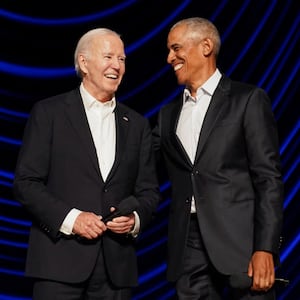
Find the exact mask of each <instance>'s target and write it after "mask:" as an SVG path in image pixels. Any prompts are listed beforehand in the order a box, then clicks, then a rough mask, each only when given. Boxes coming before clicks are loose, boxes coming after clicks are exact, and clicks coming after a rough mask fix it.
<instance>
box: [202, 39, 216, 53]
mask: <svg viewBox="0 0 300 300" xmlns="http://www.w3.org/2000/svg"><path fill="white" fill-rule="evenodd" d="M201 46H202V53H203V55H204V56H206V57H207V56H210V55H211V54H212V53H213V48H214V43H213V42H212V40H211V39H209V38H205V39H203V40H202V41H201Z"/></svg>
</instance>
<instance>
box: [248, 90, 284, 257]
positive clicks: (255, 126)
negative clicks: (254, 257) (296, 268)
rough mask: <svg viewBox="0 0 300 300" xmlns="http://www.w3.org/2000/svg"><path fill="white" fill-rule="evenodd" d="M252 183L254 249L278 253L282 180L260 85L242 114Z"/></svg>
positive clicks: (273, 130) (272, 127)
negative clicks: (253, 193) (243, 114)
mask: <svg viewBox="0 0 300 300" xmlns="http://www.w3.org/2000/svg"><path fill="white" fill-rule="evenodd" d="M244 130H245V139H246V144H247V154H248V160H249V168H250V173H251V178H252V183H253V186H254V190H255V193H256V200H255V201H256V203H255V214H254V218H255V220H254V239H255V240H254V247H255V249H254V250H265V251H270V252H273V253H275V254H278V251H279V249H278V248H279V241H280V234H281V229H282V219H283V209H282V206H283V197H284V196H283V182H282V174H281V163H280V155H279V142H278V133H277V126H276V121H275V118H274V115H273V112H272V107H271V103H270V99H269V97H268V96H267V94H266V93H265V92H264V91H263V90H262V89H254V91H253V93H252V94H251V95H250V98H249V101H248V105H247V108H246V111H245V118H244Z"/></svg>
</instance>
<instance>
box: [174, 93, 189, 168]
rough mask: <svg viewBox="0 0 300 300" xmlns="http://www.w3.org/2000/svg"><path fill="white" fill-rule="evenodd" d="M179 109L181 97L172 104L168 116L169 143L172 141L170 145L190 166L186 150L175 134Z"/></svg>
mask: <svg viewBox="0 0 300 300" xmlns="http://www.w3.org/2000/svg"><path fill="white" fill-rule="evenodd" d="M181 109H182V98H181V99H179V101H177V103H176V105H175V106H174V109H173V111H172V112H171V116H170V118H171V122H170V130H171V143H172V145H175V147H176V149H177V151H178V152H179V155H180V156H182V155H183V158H184V161H185V162H186V163H187V164H188V165H189V166H190V167H192V165H193V164H192V162H191V160H190V158H189V156H188V154H187V152H186V151H185V148H184V146H183V145H182V143H181V141H180V139H179V137H178V136H177V134H176V129H177V125H178V121H179V116H180V112H181Z"/></svg>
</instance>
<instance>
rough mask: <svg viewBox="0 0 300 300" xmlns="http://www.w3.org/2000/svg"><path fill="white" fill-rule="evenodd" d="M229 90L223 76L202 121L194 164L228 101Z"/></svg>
mask: <svg viewBox="0 0 300 300" xmlns="http://www.w3.org/2000/svg"><path fill="white" fill-rule="evenodd" d="M229 88H230V80H229V79H228V78H227V77H224V76H223V77H222V78H221V81H220V83H219V85H218V86H217V88H216V90H215V92H214V94H213V96H212V99H211V102H210V105H209V107H208V110H207V113H206V116H205V118H204V121H203V125H202V129H201V132H200V136H199V141H198V146H197V152H196V157H195V163H196V162H197V161H198V159H199V157H200V155H201V151H202V149H203V146H204V145H205V143H206V141H207V139H208V137H209V135H210V133H211V131H212V129H213V127H214V125H215V124H216V122H217V120H218V118H219V116H220V113H221V111H222V107H224V104H225V102H226V100H227V99H228V93H229Z"/></svg>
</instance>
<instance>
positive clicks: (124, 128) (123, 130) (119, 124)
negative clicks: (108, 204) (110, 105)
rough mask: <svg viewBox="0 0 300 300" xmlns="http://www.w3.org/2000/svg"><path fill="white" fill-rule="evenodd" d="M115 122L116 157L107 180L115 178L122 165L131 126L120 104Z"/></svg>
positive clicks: (116, 111) (116, 109)
mask: <svg viewBox="0 0 300 300" xmlns="http://www.w3.org/2000/svg"><path fill="white" fill-rule="evenodd" d="M115 120H116V155H115V160H114V163H113V166H112V168H111V170H110V172H109V174H108V176H107V180H106V181H109V179H110V178H111V177H112V176H113V174H114V173H115V172H116V170H117V168H118V165H119V164H120V161H121V157H122V153H124V152H125V146H126V140H127V134H128V129H129V126H130V121H131V120H130V117H129V115H128V112H127V110H126V109H125V108H124V106H121V105H120V104H119V103H118V102H117V105H116V108H115Z"/></svg>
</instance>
